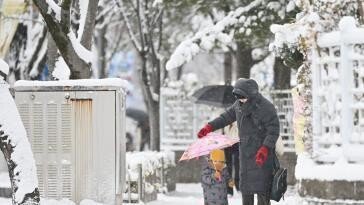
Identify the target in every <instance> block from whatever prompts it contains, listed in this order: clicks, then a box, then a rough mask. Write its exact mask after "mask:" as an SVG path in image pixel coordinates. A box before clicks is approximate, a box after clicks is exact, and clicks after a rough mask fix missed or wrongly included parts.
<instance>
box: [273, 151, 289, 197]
mask: <svg viewBox="0 0 364 205" xmlns="http://www.w3.org/2000/svg"><path fill="white" fill-rule="evenodd" d="M286 191H287V169H286V168H282V167H281V166H280V163H279V160H278V157H277V155H276V154H275V153H274V165H273V181H272V188H271V192H270V199H272V200H274V201H276V202H279V201H280V200H281V198H283V199H284V193H285V192H286Z"/></svg>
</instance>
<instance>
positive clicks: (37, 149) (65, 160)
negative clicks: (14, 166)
mask: <svg viewBox="0 0 364 205" xmlns="http://www.w3.org/2000/svg"><path fill="white" fill-rule="evenodd" d="M123 85H124V81H122V80H120V79H105V80H70V81H52V82H40V81H18V82H17V83H16V84H15V101H16V104H17V106H18V109H19V112H20V115H21V118H22V120H23V123H24V126H25V128H26V131H27V134H28V137H29V139H30V142H31V145H32V150H33V153H34V157H35V160H36V166H37V175H38V180H39V189H40V192H41V196H42V197H44V198H54V199H62V198H68V199H71V200H72V201H74V202H76V203H80V202H81V201H82V200H83V199H92V200H94V201H97V202H101V203H103V204H121V193H122V190H123V186H124V183H125V91H124V89H123V87H124V86H123Z"/></svg>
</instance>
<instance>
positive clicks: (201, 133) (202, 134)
mask: <svg viewBox="0 0 364 205" xmlns="http://www.w3.org/2000/svg"><path fill="white" fill-rule="evenodd" d="M212 130H213V127H212V126H211V125H210V124H206V125H205V126H204V127H203V128H202V129H201V130H200V131H199V132H198V134H197V136H198V138H203V137H205V136H206V135H207V134H208V133H210V132H212Z"/></svg>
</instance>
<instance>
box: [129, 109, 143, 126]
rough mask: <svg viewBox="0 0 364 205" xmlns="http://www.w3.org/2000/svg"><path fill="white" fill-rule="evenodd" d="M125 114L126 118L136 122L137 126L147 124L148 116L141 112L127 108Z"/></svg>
mask: <svg viewBox="0 0 364 205" xmlns="http://www.w3.org/2000/svg"><path fill="white" fill-rule="evenodd" d="M125 114H126V116H127V117H130V118H132V119H133V120H135V121H137V122H138V123H139V124H149V122H148V114H147V113H146V112H144V111H143V110H139V109H135V108H127V109H126V111H125Z"/></svg>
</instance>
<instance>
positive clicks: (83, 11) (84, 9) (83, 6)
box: [77, 0, 89, 39]
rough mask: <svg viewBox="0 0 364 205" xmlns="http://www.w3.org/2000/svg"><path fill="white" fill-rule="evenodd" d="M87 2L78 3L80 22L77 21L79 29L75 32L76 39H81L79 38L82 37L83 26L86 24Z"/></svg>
mask: <svg viewBox="0 0 364 205" xmlns="http://www.w3.org/2000/svg"><path fill="white" fill-rule="evenodd" d="M88 2H89V1H82V0H81V1H78V4H79V7H80V20H79V23H80V25H79V29H78V31H77V37H78V38H79V39H81V36H82V35H83V32H84V29H85V24H86V18H87V10H88V4H89V3H88Z"/></svg>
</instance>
